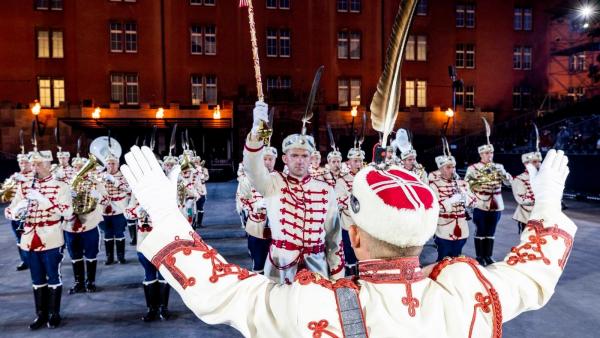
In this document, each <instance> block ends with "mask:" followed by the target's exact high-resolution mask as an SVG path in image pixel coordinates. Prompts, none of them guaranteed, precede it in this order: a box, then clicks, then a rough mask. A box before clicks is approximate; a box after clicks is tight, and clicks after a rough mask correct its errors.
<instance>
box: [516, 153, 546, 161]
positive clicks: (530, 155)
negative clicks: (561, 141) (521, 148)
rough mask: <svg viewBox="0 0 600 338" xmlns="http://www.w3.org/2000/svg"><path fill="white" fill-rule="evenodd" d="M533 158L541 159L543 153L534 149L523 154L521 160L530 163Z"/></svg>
mask: <svg viewBox="0 0 600 338" xmlns="http://www.w3.org/2000/svg"><path fill="white" fill-rule="evenodd" d="M533 160H538V161H541V160H542V153H540V152H539V151H532V152H530V153H526V154H523V155H521V162H523V163H529V162H531V161H533Z"/></svg>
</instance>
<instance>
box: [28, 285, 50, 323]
mask: <svg viewBox="0 0 600 338" xmlns="http://www.w3.org/2000/svg"><path fill="white" fill-rule="evenodd" d="M33 300H34V301H35V314H36V316H37V317H36V318H35V319H34V320H33V322H32V323H31V324H29V328H30V329H31V330H37V329H39V328H41V327H42V326H44V325H45V324H46V323H47V322H48V286H44V287H41V288H37V289H33Z"/></svg>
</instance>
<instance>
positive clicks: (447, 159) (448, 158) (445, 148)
mask: <svg viewBox="0 0 600 338" xmlns="http://www.w3.org/2000/svg"><path fill="white" fill-rule="evenodd" d="M442 152H443V155H440V156H436V158H435V164H437V167H438V169H439V168H441V167H443V166H445V165H447V164H452V165H454V166H455V165H456V159H455V158H454V156H452V153H450V146H449V145H448V141H447V140H446V138H445V137H442Z"/></svg>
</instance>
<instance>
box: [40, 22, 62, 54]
mask: <svg viewBox="0 0 600 338" xmlns="http://www.w3.org/2000/svg"><path fill="white" fill-rule="evenodd" d="M42 32H45V33H46V34H47V37H46V42H47V51H48V56H40V47H41V44H40V33H42ZM55 33H60V34H61V35H62V38H61V41H62V42H61V55H60V56H56V53H54V49H55V47H56V46H55V41H54V34H55ZM35 57H36V59H64V58H65V32H64V30H62V29H55V28H45V27H38V28H36V29H35Z"/></svg>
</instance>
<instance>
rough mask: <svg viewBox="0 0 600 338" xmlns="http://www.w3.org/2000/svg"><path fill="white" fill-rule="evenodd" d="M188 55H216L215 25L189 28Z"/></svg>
mask: <svg viewBox="0 0 600 338" xmlns="http://www.w3.org/2000/svg"><path fill="white" fill-rule="evenodd" d="M190 53H192V55H201V54H204V55H216V54H217V27H216V26H215V25H207V26H199V25H192V26H191V27H190Z"/></svg>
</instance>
